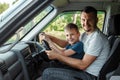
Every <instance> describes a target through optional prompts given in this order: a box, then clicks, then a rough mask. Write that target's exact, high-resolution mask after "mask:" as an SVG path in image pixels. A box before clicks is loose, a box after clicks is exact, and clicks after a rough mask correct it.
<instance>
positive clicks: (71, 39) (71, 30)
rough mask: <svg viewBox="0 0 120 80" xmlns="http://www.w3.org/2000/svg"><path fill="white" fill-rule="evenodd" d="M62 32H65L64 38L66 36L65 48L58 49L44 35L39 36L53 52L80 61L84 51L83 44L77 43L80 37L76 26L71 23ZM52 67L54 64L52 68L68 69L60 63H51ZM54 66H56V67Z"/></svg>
mask: <svg viewBox="0 0 120 80" xmlns="http://www.w3.org/2000/svg"><path fill="white" fill-rule="evenodd" d="M64 32H65V36H66V40H67V41H68V44H67V46H66V47H65V48H59V47H58V46H56V45H55V44H54V43H53V42H52V41H51V40H50V39H49V37H47V35H46V34H42V35H40V36H44V40H46V41H47V42H48V43H49V45H50V47H51V48H52V49H53V50H56V51H57V52H58V53H59V54H62V55H64V56H70V57H73V58H78V59H82V58H83V56H84V50H83V43H82V42H81V41H79V37H80V32H79V29H78V27H77V25H75V24H73V23H69V24H67V25H66V27H65V28H64ZM51 64H52V65H53V64H54V67H60V66H61V67H64V68H68V66H63V65H64V64H63V63H60V62H58V63H57V62H54V63H51ZM56 64H57V65H58V66H56Z"/></svg>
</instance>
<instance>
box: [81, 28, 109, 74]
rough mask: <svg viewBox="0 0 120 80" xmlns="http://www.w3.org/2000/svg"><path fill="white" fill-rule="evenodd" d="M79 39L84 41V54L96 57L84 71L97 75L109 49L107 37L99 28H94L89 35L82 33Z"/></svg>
mask: <svg viewBox="0 0 120 80" xmlns="http://www.w3.org/2000/svg"><path fill="white" fill-rule="evenodd" d="M80 40H81V41H82V42H83V43H84V51H85V54H89V55H93V56H96V57H97V58H96V60H95V61H94V62H93V63H92V64H91V65H90V66H89V67H88V68H87V69H86V72H88V73H90V74H92V75H95V76H98V75H99V71H100V70H101V68H102V66H103V64H104V63H105V61H106V59H107V56H108V54H109V51H110V45H109V42H108V39H107V37H106V36H105V35H104V34H103V33H102V32H101V31H100V30H99V29H96V30H95V31H94V32H93V33H91V34H89V35H87V34H86V33H83V34H82V35H81V39H80Z"/></svg>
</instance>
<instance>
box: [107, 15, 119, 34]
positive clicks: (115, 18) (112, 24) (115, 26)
mask: <svg viewBox="0 0 120 80" xmlns="http://www.w3.org/2000/svg"><path fill="white" fill-rule="evenodd" d="M110 35H120V14H116V15H112V16H111V17H110V20H109V27H108V36H110Z"/></svg>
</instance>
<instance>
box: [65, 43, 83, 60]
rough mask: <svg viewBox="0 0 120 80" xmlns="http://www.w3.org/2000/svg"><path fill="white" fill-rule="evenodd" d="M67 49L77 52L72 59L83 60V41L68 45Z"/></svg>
mask: <svg viewBox="0 0 120 80" xmlns="http://www.w3.org/2000/svg"><path fill="white" fill-rule="evenodd" d="M66 49H72V50H73V51H75V52H76V53H75V54H73V55H71V56H70V57H73V58H78V59H82V58H83V56H84V49H83V43H82V42H81V41H79V42H76V43H75V44H73V45H70V44H68V45H67V46H66Z"/></svg>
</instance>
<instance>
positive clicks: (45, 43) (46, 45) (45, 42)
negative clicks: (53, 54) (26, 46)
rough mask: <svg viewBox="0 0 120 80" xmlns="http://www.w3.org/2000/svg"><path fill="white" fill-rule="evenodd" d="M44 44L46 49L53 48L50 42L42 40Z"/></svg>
mask: <svg viewBox="0 0 120 80" xmlns="http://www.w3.org/2000/svg"><path fill="white" fill-rule="evenodd" d="M42 45H43V47H44V48H45V49H46V50H51V48H50V46H49V44H48V42H47V41H45V40H42Z"/></svg>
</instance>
